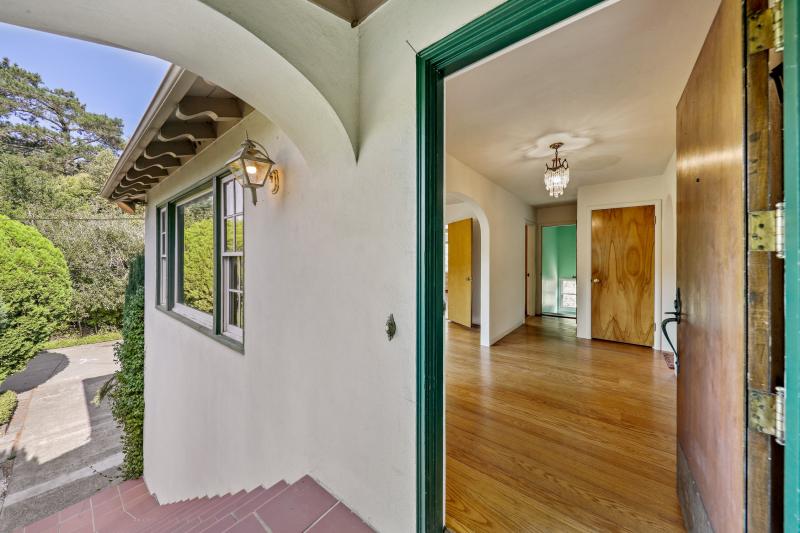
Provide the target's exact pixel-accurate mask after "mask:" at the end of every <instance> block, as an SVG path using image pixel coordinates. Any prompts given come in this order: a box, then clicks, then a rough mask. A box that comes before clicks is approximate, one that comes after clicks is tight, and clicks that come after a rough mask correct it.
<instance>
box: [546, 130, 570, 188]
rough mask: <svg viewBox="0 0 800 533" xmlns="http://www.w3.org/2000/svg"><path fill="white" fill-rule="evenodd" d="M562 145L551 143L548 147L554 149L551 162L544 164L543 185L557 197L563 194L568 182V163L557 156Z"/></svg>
mask: <svg viewBox="0 0 800 533" xmlns="http://www.w3.org/2000/svg"><path fill="white" fill-rule="evenodd" d="M562 146H564V143H553V144H551V145H550V148H552V149H553V150H555V151H556V155H555V157H553V164H552V165H548V164H547V163H545V164H544V167H545V169H546V170H545V172H544V186H545V187H547V191H548V192H549V193H550V196H552V197H553V198H558V197H559V196H561V195H562V194H564V189H566V188H567V183H569V164H567V160H566V159H562V158H560V157H558V149H559V148H561V147H562Z"/></svg>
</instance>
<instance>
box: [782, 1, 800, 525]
mask: <svg viewBox="0 0 800 533" xmlns="http://www.w3.org/2000/svg"><path fill="white" fill-rule="evenodd" d="M784 24H785V28H784V34H785V41H786V42H785V49H784V56H783V61H784V65H783V68H784V108H783V117H784V118H783V128H784V151H783V153H784V200H785V202H786V212H785V216H786V265H785V266H786V273H785V287H786V289H785V290H786V297H785V304H786V371H785V372H786V449H785V450H784V451H785V466H784V531H787V532H797V531H800V360H799V359H798V358H800V73H799V72H798V59H799V58H798V53H800V43H799V42H798V41H799V40H800V34H799V33H798V32H800V10H798V5H797V0H785V2H784Z"/></svg>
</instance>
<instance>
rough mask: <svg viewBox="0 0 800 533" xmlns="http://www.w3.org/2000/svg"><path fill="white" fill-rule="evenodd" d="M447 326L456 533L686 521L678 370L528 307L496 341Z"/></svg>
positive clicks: (650, 526)
mask: <svg viewBox="0 0 800 533" xmlns="http://www.w3.org/2000/svg"><path fill="white" fill-rule="evenodd" d="M478 337H479V333H478V331H477V329H467V328H464V327H462V326H459V325H454V324H448V325H447V327H446V342H447V344H446V354H447V355H446V365H445V373H446V403H445V410H446V419H445V422H446V450H447V473H446V496H447V502H446V509H447V526H448V527H449V528H450V529H451V530H452V531H455V532H460V533H466V532H473V531H474V532H478V531H481V532H483V531H509V532H518V531H519V532H522V531H547V532H553V531H635V532H643V531H648V532H650V531H683V521H682V518H681V513H680V508H679V505H678V498H677V494H676V485H675V462H676V458H675V377H674V375H673V373H672V371H671V370H669V369H668V368H667V366H666V364H665V362H664V359H663V357H662V355H661V354H660V353H658V352H654V351H653V350H651V349H648V348H642V347H637V346H632V345H625V344H617V343H612V342H605V341H586V340H582V339H577V338H576V337H575V321H574V320H569V319H560V318H542V317H538V318H531V319H529V320H528V322H527V324H526V325H524V326H522V327H520V328H519V329H518V330H516V331H514V332H513V333H511V334H510V335H509V336H507V337H506V338H504V339H503V340H502V341H500V342H499V343H498V344H496V345H495V346H492V347H491V348H484V347H481V346H480V345H479V339H478Z"/></svg>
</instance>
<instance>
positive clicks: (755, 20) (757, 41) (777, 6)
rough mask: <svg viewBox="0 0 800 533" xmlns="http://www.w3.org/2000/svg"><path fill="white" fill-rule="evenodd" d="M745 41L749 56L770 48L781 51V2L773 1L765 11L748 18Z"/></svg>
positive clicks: (781, 0) (780, 0) (779, 0)
mask: <svg viewBox="0 0 800 533" xmlns="http://www.w3.org/2000/svg"><path fill="white" fill-rule="evenodd" d="M747 41H748V46H747V47H748V50H749V52H750V53H751V54H755V53H758V52H761V51H764V50H769V49H770V48H774V49H775V50H777V51H779V52H780V51H782V50H783V0H773V1H771V2H770V6H769V7H768V8H767V9H764V10H761V11H758V12H756V13H753V14H751V15H750V16H749V17H748V21H747Z"/></svg>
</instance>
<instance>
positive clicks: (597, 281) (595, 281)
mask: <svg viewBox="0 0 800 533" xmlns="http://www.w3.org/2000/svg"><path fill="white" fill-rule="evenodd" d="M592 283H600V279H599V278H594V279H593V280H592Z"/></svg>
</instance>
